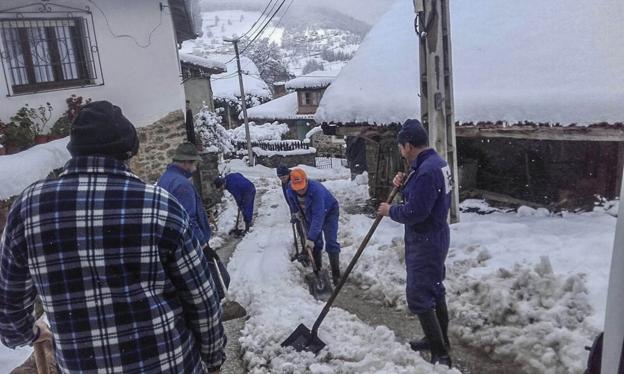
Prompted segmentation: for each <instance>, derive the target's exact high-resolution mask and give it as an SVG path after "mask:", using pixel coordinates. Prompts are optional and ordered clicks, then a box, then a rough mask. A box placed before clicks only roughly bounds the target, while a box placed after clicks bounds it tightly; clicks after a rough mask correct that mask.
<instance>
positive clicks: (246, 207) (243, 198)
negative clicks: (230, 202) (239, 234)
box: [224, 173, 256, 226]
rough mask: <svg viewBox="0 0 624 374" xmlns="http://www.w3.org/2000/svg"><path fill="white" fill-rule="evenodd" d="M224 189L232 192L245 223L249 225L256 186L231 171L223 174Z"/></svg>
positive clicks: (251, 218)
mask: <svg viewBox="0 0 624 374" xmlns="http://www.w3.org/2000/svg"><path fill="white" fill-rule="evenodd" d="M224 179H225V189H226V190H227V191H228V192H229V193H231V194H232V196H233V197H234V200H236V205H238V209H240V211H241V212H242V213H243V219H244V220H245V224H246V225H248V226H251V221H252V220H253V211H254V200H255V199H256V187H255V186H254V184H253V183H251V181H250V180H249V179H247V178H245V177H243V175H242V174H240V173H232V174H228V175H226V176H225V178H224Z"/></svg>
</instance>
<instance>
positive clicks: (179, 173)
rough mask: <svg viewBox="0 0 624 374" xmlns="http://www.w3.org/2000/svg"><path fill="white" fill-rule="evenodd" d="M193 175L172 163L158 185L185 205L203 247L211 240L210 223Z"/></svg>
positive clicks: (194, 233)
mask: <svg viewBox="0 0 624 374" xmlns="http://www.w3.org/2000/svg"><path fill="white" fill-rule="evenodd" d="M191 176H192V174H191V173H189V172H188V171H186V170H184V169H182V168H180V167H179V166H177V165H175V164H171V165H169V166H167V170H166V171H165V173H164V174H163V175H162V176H161V177H160V179H158V183H157V185H158V186H159V187H162V188H164V189H165V190H166V191H167V192H169V193H170V194H171V195H173V197H175V198H176V199H177V200H178V202H179V203H180V205H182V206H183V207H184V209H185V210H186V212H187V213H188V215H189V217H190V224H191V229H192V231H193V235H194V236H195V238H196V239H197V240H198V241H199V243H200V244H201V246H202V247H203V246H204V245H206V244H207V243H208V241H209V240H210V235H211V232H210V224H209V223H208V215H207V214H206V210H204V207H203V205H202V201H201V198H200V197H199V193H198V192H197V189H195V186H194V185H193V183H192V182H191V181H190V180H189V178H190V177H191Z"/></svg>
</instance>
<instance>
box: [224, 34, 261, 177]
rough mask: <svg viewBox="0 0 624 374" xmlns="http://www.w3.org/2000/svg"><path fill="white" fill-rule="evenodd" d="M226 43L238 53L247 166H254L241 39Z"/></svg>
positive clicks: (237, 61) (226, 39) (230, 40)
mask: <svg viewBox="0 0 624 374" xmlns="http://www.w3.org/2000/svg"><path fill="white" fill-rule="evenodd" d="M223 40H224V41H225V42H228V43H233V44H234V52H235V53H236V66H237V68H238V83H239V84H240V94H241V106H242V107H243V118H244V120H245V136H246V137H247V155H248V156H247V158H248V160H247V164H248V165H249V166H254V157H253V150H252V149H251V134H250V133H249V119H248V117H247V100H246V99H247V97H246V96H245V86H244V85H243V70H242V69H241V62H240V54H239V52H238V42H239V41H240V39H228V38H224V39H223Z"/></svg>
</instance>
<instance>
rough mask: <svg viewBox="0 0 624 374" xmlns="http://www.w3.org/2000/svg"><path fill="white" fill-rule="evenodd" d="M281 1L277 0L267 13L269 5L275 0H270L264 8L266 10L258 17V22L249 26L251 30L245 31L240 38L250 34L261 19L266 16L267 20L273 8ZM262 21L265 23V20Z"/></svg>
mask: <svg viewBox="0 0 624 374" xmlns="http://www.w3.org/2000/svg"><path fill="white" fill-rule="evenodd" d="M278 2H279V0H275V4H273V6H272V7H271V10H269V12H268V13H267V10H268V9H269V6H271V3H273V0H269V3H268V4H267V5H266V7H265V8H264V10H263V11H262V13H261V14H260V16H259V17H258V19H257V20H256V22H254V23H253V25H251V27H250V28H249V30H247V32H245V33H244V34H243V35H241V36H240V37H239V39H242V38H244V37H245V36H247V35H249V34H250V33H251V31H252V30H253V29H254V28H255V27H256V25H257V24H258V22H260V19H262V18H264V19H265V20H266V18H267V17H268V15H269V14H271V12H272V11H273V9H275V5H277V3H278ZM261 23H264V21H262V22H261Z"/></svg>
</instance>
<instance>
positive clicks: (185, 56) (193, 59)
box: [180, 53, 227, 72]
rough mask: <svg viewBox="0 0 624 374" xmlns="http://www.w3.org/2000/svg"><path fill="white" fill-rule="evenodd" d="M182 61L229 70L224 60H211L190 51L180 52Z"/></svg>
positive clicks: (223, 70)
mask: <svg viewBox="0 0 624 374" xmlns="http://www.w3.org/2000/svg"><path fill="white" fill-rule="evenodd" d="M180 61H182V62H186V63H189V64H191V65H197V66H201V67H204V68H206V69H211V70H219V71H222V72H225V71H227V67H226V66H225V64H224V63H223V62H220V61H215V60H211V59H208V58H205V57H199V56H195V55H192V54H190V53H180Z"/></svg>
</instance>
